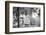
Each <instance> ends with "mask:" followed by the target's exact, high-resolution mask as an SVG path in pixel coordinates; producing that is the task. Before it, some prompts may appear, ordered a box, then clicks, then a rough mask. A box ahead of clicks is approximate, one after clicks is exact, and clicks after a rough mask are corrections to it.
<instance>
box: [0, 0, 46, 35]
mask: <svg viewBox="0 0 46 35" xmlns="http://www.w3.org/2000/svg"><path fill="white" fill-rule="evenodd" d="M5 1H6V0H0V35H46V30H45V32H36V33H21V34H5ZM12 1H23V2H41V3H45V6H46V0H12ZM45 9H46V7H45ZM45 13H46V12H45ZM45 15H46V14H45ZM45 20H46V16H45ZM45 23H46V22H45ZM45 25H46V24H45Z"/></svg>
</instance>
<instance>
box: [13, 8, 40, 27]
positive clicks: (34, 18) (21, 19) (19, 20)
mask: <svg viewBox="0 0 46 35" xmlns="http://www.w3.org/2000/svg"><path fill="white" fill-rule="evenodd" d="M24 27H40V8H33V7H13V28H24Z"/></svg>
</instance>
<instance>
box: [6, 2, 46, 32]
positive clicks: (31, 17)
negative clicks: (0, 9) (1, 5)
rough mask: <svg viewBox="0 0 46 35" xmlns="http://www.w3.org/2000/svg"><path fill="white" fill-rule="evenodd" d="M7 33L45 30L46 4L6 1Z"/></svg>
mask: <svg viewBox="0 0 46 35" xmlns="http://www.w3.org/2000/svg"><path fill="white" fill-rule="evenodd" d="M5 7H6V8H5V16H6V23H5V24H6V25H5V26H6V27H5V29H6V30H5V32H6V33H27V32H44V31H45V4H44V3H35V2H15V1H6V2H5Z"/></svg>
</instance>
